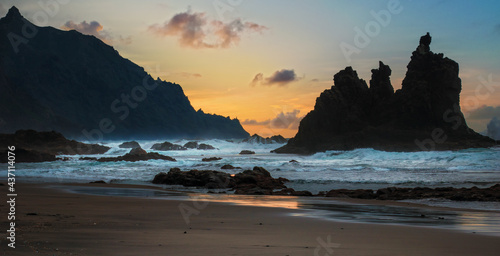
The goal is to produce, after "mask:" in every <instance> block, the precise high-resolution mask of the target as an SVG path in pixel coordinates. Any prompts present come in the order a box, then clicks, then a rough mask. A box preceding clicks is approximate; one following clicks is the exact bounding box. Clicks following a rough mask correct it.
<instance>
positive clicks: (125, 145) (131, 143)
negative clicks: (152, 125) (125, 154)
mask: <svg viewBox="0 0 500 256" xmlns="http://www.w3.org/2000/svg"><path fill="white" fill-rule="evenodd" d="M118 147H119V148H140V147H141V145H139V143H138V142H137V141H128V142H123V143H122V144H120V145H119V146H118Z"/></svg>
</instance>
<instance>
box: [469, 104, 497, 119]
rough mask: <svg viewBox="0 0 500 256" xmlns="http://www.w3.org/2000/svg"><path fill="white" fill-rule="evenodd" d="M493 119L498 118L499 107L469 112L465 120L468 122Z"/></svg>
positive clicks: (485, 107) (486, 107)
mask: <svg viewBox="0 0 500 256" xmlns="http://www.w3.org/2000/svg"><path fill="white" fill-rule="evenodd" d="M493 117H500V106H496V107H493V106H486V105H484V106H482V107H479V108H477V109H474V110H472V111H470V112H469V113H468V115H467V119H470V120H485V119H486V120H490V119H491V118H493Z"/></svg>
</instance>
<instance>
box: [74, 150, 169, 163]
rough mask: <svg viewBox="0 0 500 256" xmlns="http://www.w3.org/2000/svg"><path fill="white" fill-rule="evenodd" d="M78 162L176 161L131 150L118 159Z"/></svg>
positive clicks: (87, 158)
mask: <svg viewBox="0 0 500 256" xmlns="http://www.w3.org/2000/svg"><path fill="white" fill-rule="evenodd" d="M80 160H91V161H98V162H118V161H127V162H137V161H148V160H165V161H172V162H175V161H176V160H175V159H174V158H172V157H170V156H164V155H162V154H159V153H156V152H150V153H148V152H146V151H145V150H144V149H142V148H133V149H132V150H130V152H129V153H127V154H125V155H123V156H119V157H101V158H94V157H84V158H80Z"/></svg>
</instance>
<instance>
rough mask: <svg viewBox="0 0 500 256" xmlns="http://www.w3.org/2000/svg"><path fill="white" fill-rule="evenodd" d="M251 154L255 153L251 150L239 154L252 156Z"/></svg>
mask: <svg viewBox="0 0 500 256" xmlns="http://www.w3.org/2000/svg"><path fill="white" fill-rule="evenodd" d="M253 154H255V152H254V151H251V150H242V151H241V152H240V155H253Z"/></svg>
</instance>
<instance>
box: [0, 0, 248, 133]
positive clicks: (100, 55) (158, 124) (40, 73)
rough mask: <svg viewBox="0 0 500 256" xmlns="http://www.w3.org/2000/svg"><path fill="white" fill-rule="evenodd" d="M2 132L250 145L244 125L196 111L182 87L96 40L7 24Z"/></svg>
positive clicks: (13, 15) (11, 19)
mask: <svg viewBox="0 0 500 256" xmlns="http://www.w3.org/2000/svg"><path fill="white" fill-rule="evenodd" d="M0 108H1V114H0V132H2V133H12V132H14V131H16V130H18V129H35V130H55V131H59V132H61V133H62V134H64V135H65V136H66V137H69V138H73V139H90V140H96V139H101V138H104V139H117V138H134V139H154V138H174V137H183V138H247V137H248V136H249V134H248V133H247V132H246V131H245V130H244V129H243V128H242V126H241V124H240V122H239V121H238V120H237V119H230V118H229V117H222V116H218V115H211V114H205V113H203V111H201V110H199V111H195V110H194V109H193V107H192V106H191V103H190V102H189V100H188V98H187V97H186V96H185V95H184V92H183V90H182V88H181V86H180V85H178V84H175V83H170V82H165V81H161V80H160V79H159V78H158V79H156V80H155V79H153V78H152V77H151V76H150V75H148V74H147V73H146V72H145V71H144V69H143V68H142V67H140V66H138V65H136V64H134V63H133V62H131V61H130V60H128V59H125V58H123V57H121V56H120V55H119V53H118V52H117V51H116V50H115V49H114V48H113V47H111V46H109V45H107V44H105V43H103V42H102V41H101V40H99V39H97V38H96V37H94V36H88V35H83V34H81V33H79V32H77V31H61V30H58V29H55V28H52V27H37V26H35V25H33V24H32V23H31V22H29V21H28V20H26V19H25V18H23V17H22V16H21V14H20V13H19V10H18V9H17V8H16V7H12V8H11V9H10V10H9V12H8V14H7V15H6V16H5V17H4V18H2V19H0Z"/></svg>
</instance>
